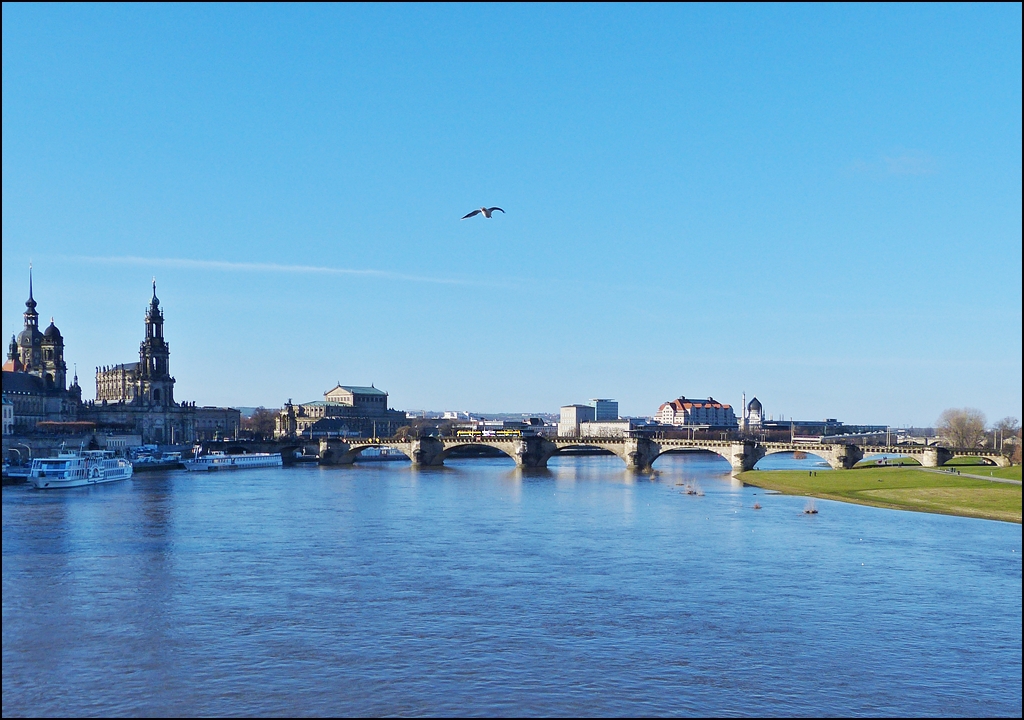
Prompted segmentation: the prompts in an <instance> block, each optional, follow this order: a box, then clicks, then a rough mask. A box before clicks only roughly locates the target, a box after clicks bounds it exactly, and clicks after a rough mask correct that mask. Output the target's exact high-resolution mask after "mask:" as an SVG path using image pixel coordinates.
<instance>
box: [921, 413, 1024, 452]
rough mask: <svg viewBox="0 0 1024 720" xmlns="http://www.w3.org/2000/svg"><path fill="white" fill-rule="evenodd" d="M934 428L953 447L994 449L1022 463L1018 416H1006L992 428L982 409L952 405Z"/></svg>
mask: <svg viewBox="0 0 1024 720" xmlns="http://www.w3.org/2000/svg"><path fill="white" fill-rule="evenodd" d="M935 430H936V432H937V433H938V434H939V437H940V438H941V439H942V441H943V443H945V444H947V445H949V446H951V447H957V448H979V449H980V448H984V449H991V450H994V451H996V452H999V453H1002V454H1003V455H1006V456H1007V457H1008V458H1009V459H1010V462H1012V463H1015V464H1019V463H1020V459H1021V428H1020V422H1018V420H1017V418H1015V417H1005V418H1003V419H1002V420H1000V421H999V422H997V423H995V424H993V425H992V426H990V427H989V426H987V425H986V421H985V414H984V413H983V412H981V410H976V409H974V408H950V409H949V410H945V411H943V413H942V415H940V416H939V422H938V424H937V425H936V428H935Z"/></svg>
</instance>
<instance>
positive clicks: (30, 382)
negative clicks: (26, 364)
mask: <svg viewBox="0 0 1024 720" xmlns="http://www.w3.org/2000/svg"><path fill="white" fill-rule="evenodd" d="M3 383H4V385H3V390H4V392H6V393H22V394H25V395H45V394H46V383H45V382H43V379H42V378H41V377H37V376H36V375H32V374H30V373H27V372H9V371H8V370H4V375H3Z"/></svg>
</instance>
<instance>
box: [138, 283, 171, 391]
mask: <svg viewBox="0 0 1024 720" xmlns="http://www.w3.org/2000/svg"><path fill="white" fill-rule="evenodd" d="M170 356H171V351H170V348H169V347H168V345H167V342H166V341H165V340H164V312H163V310H161V309H160V300H159V299H158V298H157V296H156V278H153V299H152V300H151V301H150V303H149V307H148V308H146V339H145V340H143V341H142V344H141V345H140V347H139V370H138V372H139V394H138V396H137V399H138V400H141V401H142V402H143V403H145V404H147V405H158V406H161V407H169V406H172V405H174V378H173V377H171V373H170Z"/></svg>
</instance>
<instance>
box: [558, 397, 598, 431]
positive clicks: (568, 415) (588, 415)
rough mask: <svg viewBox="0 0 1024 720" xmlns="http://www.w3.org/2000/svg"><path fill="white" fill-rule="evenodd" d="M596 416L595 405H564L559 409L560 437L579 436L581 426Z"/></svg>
mask: <svg viewBox="0 0 1024 720" xmlns="http://www.w3.org/2000/svg"><path fill="white" fill-rule="evenodd" d="M596 418H597V411H596V409H595V408H594V406H593V405H563V406H562V407H560V408H559V409H558V437H579V436H580V426H581V425H582V424H583V423H588V422H593V421H594V420H595V419H596Z"/></svg>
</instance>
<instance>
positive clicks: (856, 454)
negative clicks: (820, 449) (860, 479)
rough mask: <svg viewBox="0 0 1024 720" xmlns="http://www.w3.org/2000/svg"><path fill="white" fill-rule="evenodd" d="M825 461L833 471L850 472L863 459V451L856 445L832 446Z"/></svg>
mask: <svg viewBox="0 0 1024 720" xmlns="http://www.w3.org/2000/svg"><path fill="white" fill-rule="evenodd" d="M827 459H828V464H829V465H830V466H831V467H832V469H833V470H850V469H852V468H853V466H854V465H856V464H857V463H859V462H860V461H861V460H863V459H864V451H863V450H861V449H860V448H859V447H858V446H856V445H833V446H832V451H831V452H830V453H829V457H828V458H827Z"/></svg>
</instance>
